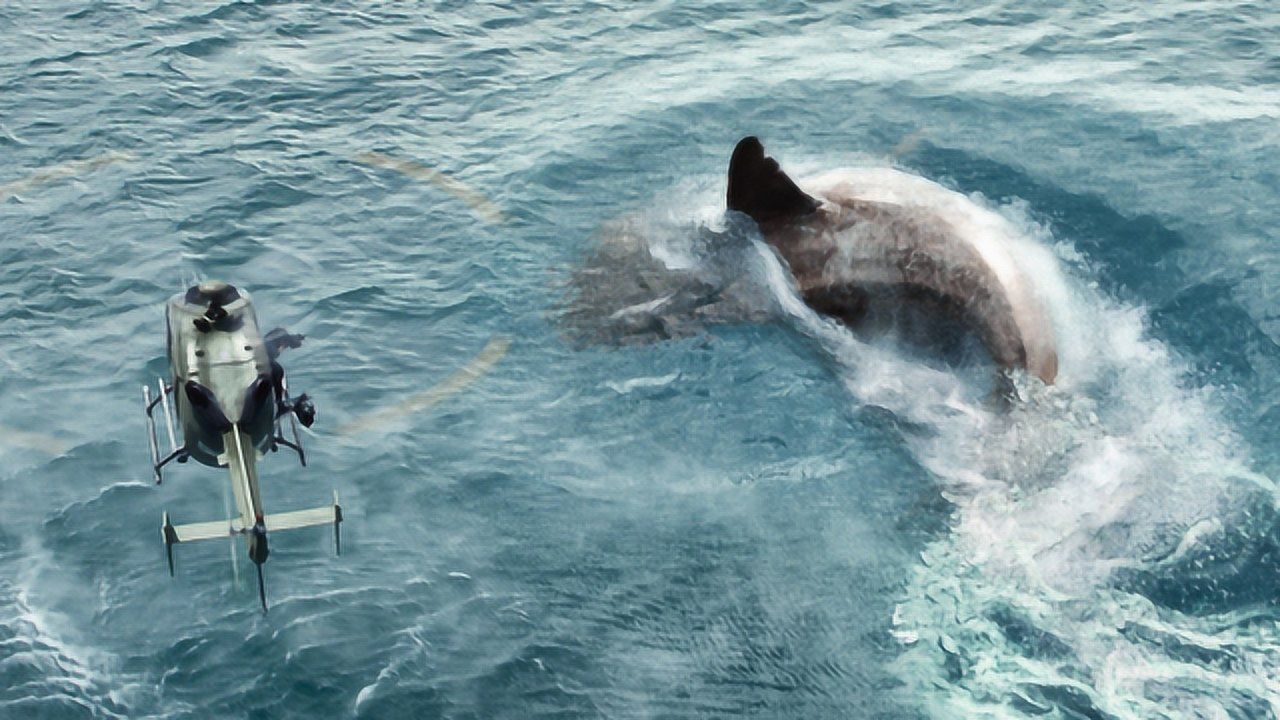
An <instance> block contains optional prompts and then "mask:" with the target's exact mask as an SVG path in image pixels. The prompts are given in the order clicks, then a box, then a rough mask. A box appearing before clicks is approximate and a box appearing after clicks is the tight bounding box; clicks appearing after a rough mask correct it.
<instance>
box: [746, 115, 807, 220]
mask: <svg viewBox="0 0 1280 720" xmlns="http://www.w3.org/2000/svg"><path fill="white" fill-rule="evenodd" d="M726 200H727V205H728V207H729V209H730V210H737V211H738V212H743V213H746V214H748V215H750V216H751V219H752V220H755V221H756V222H757V223H760V224H762V225H763V224H765V223H776V222H787V221H790V220H795V219H799V218H802V217H804V216H806V215H808V214H810V213H812V212H813V211H815V210H817V209H818V206H819V205H820V203H819V202H818V201H817V200H814V199H813V198H812V197H810V196H808V195H806V194H805V193H804V191H802V190H801V189H800V188H799V187H797V186H796V184H795V182H793V181H792V180H791V178H789V177H787V174H786V173H784V172H782V169H781V168H779V167H778V161H776V160H774V159H773V158H771V157H768V156H767V155H765V154H764V146H763V145H761V144H760V140H759V139H757V138H756V137H755V136H748V137H744V138H742V139H741V140H739V141H738V146H737V147H735V148H734V149H733V157H732V158H730V160H729V192H728V195H727V198H726Z"/></svg>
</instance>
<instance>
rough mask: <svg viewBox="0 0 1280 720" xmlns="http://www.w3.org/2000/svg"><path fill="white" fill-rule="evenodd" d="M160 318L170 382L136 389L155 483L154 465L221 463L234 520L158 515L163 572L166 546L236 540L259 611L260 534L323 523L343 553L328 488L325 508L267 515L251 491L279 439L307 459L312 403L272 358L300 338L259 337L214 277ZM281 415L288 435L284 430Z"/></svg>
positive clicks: (240, 297) (251, 319) (240, 303)
mask: <svg viewBox="0 0 1280 720" xmlns="http://www.w3.org/2000/svg"><path fill="white" fill-rule="evenodd" d="M165 315H166V319H167V321H168V344H169V348H168V351H169V368H170V372H171V379H170V382H168V383H166V382H165V381H164V380H163V379H159V380H157V385H158V390H157V394H156V396H155V397H152V392H151V388H150V387H149V386H146V385H144V386H143V388H142V398H143V402H144V404H145V407H146V414H147V426H148V430H149V433H150V434H149V438H148V439H149V441H150V446H151V467H152V472H153V473H154V475H155V480H156V484H159V483H160V482H161V480H162V477H161V474H160V470H161V469H162V468H163V467H164V466H165V465H167V464H169V463H170V462H171V461H173V460H177V461H178V462H180V463H184V462H186V461H187V460H189V459H191V458H195V460H196V461H197V462H199V463H201V464H203V465H209V466H211V467H225V468H227V469H228V470H229V472H230V476H231V489H232V492H233V493H234V495H235V503H236V516H235V517H232V518H228V519H226V520H213V521H210V522H198V523H190V524H187V525H174V524H173V523H172V521H171V520H170V518H169V513H168V512H165V514H164V524H163V526H162V527H161V532H162V533H163V536H164V543H165V553H166V555H167V558H168V561H169V574H170V575H171V576H172V575H173V546H174V545H176V544H177V543H182V542H194V541H196V540H212V539H216V538H233V539H234V538H235V537H236V536H241V537H244V538H245V540H246V543H247V545H248V550H249V559H250V560H252V561H253V564H254V566H255V567H256V568H257V571H258V598H259V600H261V601H262V611H263V612H266V610H267V594H266V588H265V586H264V583H263V579H262V564H263V563H264V562H266V560H267V554H268V550H267V533H268V532H274V531H277V530H292V529H294V528H301V527H308V526H312V525H328V524H330V523H332V524H333V539H334V546H335V549H336V550H337V552H338V554H341V552H342V537H341V533H340V530H339V527H340V525H341V523H342V508H341V506H339V505H338V493H337V491H336V490H335V491H334V493H333V503H332V504H331V505H324V506H321V507H317V508H311V509H307V510H294V511H291V512H284V513H275V514H266V513H264V512H263V510H262V495H261V493H260V492H259V489H258V474H257V470H256V467H255V466H256V463H257V460H258V458H259V457H261V456H262V455H264V454H266V452H268V451H273V452H274V451H276V450H278V449H279V448H280V446H284V447H287V448H290V449H292V450H294V451H295V452H297V453H298V459H299V461H301V463H302V465H303V466H306V464H307V457H306V453H305V452H304V451H303V449H302V442H301V438H300V437H299V435H298V422H301V423H302V424H303V425H304V426H306V427H310V426H311V423H312V422H314V421H315V406H314V405H313V404H312V403H311V400H310V399H309V398H308V397H307V396H306V394H305V393H304V394H302V395H299V396H298V397H297V398H290V397H289V393H288V388H287V386H286V384H285V379H284V368H283V367H281V366H280V363H279V362H278V361H277V360H276V358H277V356H278V355H279V354H280V352H281V351H282V350H284V349H285V348H296V347H298V346H300V345H301V344H302V339H303V336H301V335H291V334H289V332H287V331H286V330H284V329H283V328H276V329H275V330H272V331H271V332H269V333H267V335H266V337H263V336H262V335H261V334H260V333H259V331H258V319H257V316H256V314H255V313H254V309H253V303H252V301H251V299H250V298H249V295H248V294H247V293H245V292H242V291H240V290H238V289H236V288H235V287H234V286H232V285H229V284H227V283H225V282H219V281H207V282H202V283H200V284H198V285H195V286H193V287H191V288H189V289H188V290H187V291H186V292H185V293H179V294H177V295H174V296H173V297H172V298H170V299H169V302H168V303H167V305H166V306H165ZM175 389H176V392H175ZM170 395H172V396H173V403H172V407H173V409H176V414H177V423H178V424H180V425H181V427H182V444H181V445H179V444H178V443H177V437H176V435H177V434H176V430H175V421H174V412H173V409H171V405H170V400H169V396H170ZM157 406H158V407H160V408H161V410H162V411H163V414H164V427H165V431H166V433H167V434H168V440H169V453H168V455H166V456H165V457H163V458H161V457H160V444H159V441H158V439H157V437H156V417H155V414H154V410H155V409H156V407H157ZM286 421H287V422H288V424H289V426H290V428H291V431H292V437H293V439H292V440H287V439H285V437H284V434H283V425H284V424H285V422H286ZM234 557H235V555H234V553H233V555H232V558H233V560H234Z"/></svg>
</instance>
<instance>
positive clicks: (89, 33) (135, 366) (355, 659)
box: [0, 0, 1280, 720]
mask: <svg viewBox="0 0 1280 720" xmlns="http://www.w3.org/2000/svg"><path fill="white" fill-rule="evenodd" d="M1278 39H1280V12H1277V9H1276V8H1275V7H1274V6H1272V5H1271V4H1269V3H1263V2H1240V1H1237V2H1231V1H1224V2H1191V1H1189V0H1188V1H1183V0H1174V1H1171V2H1162V3H1151V4H1140V3H1133V4H1130V3H1097V2H1083V1H1082V0H1073V1H1072V2H1065V3H1044V2H1032V3H1010V2H999V3H987V2H935V1H933V0H918V1H915V2H887V3H866V4H861V3H820V2H815V1H814V0H798V1H796V2H781V3H758V4H753V5H750V6H744V5H742V4H727V3H714V4H692V3H690V4H685V3H671V2H648V3H621V2H612V3H611V2H598V3H581V4H580V3H514V2H507V3H502V2H498V3H475V4H473V3H462V2H448V3H437V4H419V3H352V2H339V3H290V2H221V1H215V2H210V3H158V2H138V1H136V0H120V1H109V0H86V1H84V2H74V3H72V2H57V1H54V0H47V1H44V2H23V1H21V0H19V1H18V2H7V3H4V4H3V5H0V49H2V50H3V51H2V52H0V159H2V161H3V162H0V320H2V322H0V717H2V718H6V719H8V718H13V719H15V720H17V719H27V718H236V717H252V718H319V717H359V718H435V717H441V718H494V717H509V718H551V717H556V718H570V717H573V718H579V717H581V718H594V717H610V718H650V717H652V718H695V717H696V718H711V717H761V718H883V719H889V718H1024V717H1038V718H1063V719H1066V718H1072V719H1075V718H1090V719H1097V718H1126V719H1127V718H1140V719H1149V718H1177V719H1182V718H1275V717H1278V716H1280V626H1278V621H1280V603H1278V598H1280V514H1278V513H1277V503H1276V500H1277V496H1276V486H1275V482H1274V480H1275V478H1277V477H1280V433H1278V432H1277V426H1278V423H1280V346H1278V345H1277V341H1278V340H1280V304H1278V301H1280V245H1278V243H1277V241H1278V240H1280V236H1278V235H1277V229H1276V228H1278V227H1280V202H1277V189H1278V188H1280V175H1278V174H1277V167H1280V150H1277V145H1278V144H1280V129H1278V127H1280V126H1278V123H1280V60H1277V55H1276V51H1275V48H1276V45H1277V40H1278ZM747 134H755V135H759V136H760V137H761V138H762V139H763V140H764V142H765V144H766V146H767V147H768V148H769V150H770V151H771V152H772V153H773V154H774V155H775V156H777V157H779V158H780V159H781V160H782V162H783V164H784V166H786V167H788V168H791V169H792V170H793V171H794V174H795V175H796V176H797V177H800V178H803V177H805V176H806V175H808V174H812V173H816V172H819V171H822V170H825V169H829V168H836V167H843V166H860V167H868V166H870V167H893V168H898V169H901V170H904V171H907V172H910V173H913V174H916V175H920V176H922V177H925V178H928V179H930V180H932V181H934V182H937V183H939V184H941V185H943V186H945V187H947V188H950V189H952V190H954V191H957V192H959V193H961V194H963V195H965V196H967V197H968V198H969V199H970V201H972V202H973V203H974V204H976V205H978V206H980V207H985V208H989V209H992V210H994V211H996V212H998V213H999V214H1000V215H1002V216H1004V218H1006V219H1007V221H1008V222H1009V223H1011V225H1012V226H1013V227H1015V228H1016V229H1017V233H1018V236H1019V245H1018V247H1019V248H1021V249H1020V250H1019V251H1018V252H1019V253H1020V255H1019V257H1020V258H1021V260H1022V261H1023V262H1025V263H1026V264H1027V267H1028V268H1030V272H1031V273H1032V275H1033V277H1035V279H1036V282H1037V290H1038V292H1039V293H1040V295H1041V297H1042V298H1043V299H1044V300H1045V302H1046V303H1047V305H1048V310H1049V314H1050V316H1051V317H1052V318H1053V322H1054V326H1055V331H1056V333H1057V335H1058V338H1059V345H1060V355H1061V373H1060V378H1059V382H1058V383H1057V384H1056V385H1055V386H1054V387H1053V388H1051V389H1045V388H1043V387H1038V386H1036V385H1035V384H1034V383H1022V384H1021V385H1020V387H1019V392H1020V394H1021V396H1022V397H1021V399H1020V400H1019V401H1017V402H1015V403H1013V405H1012V406H1011V407H1008V408H1004V409H1001V408H999V407H995V406H993V405H992V404H991V403H989V402H986V400H985V393H986V392H987V390H986V388H984V387H983V385H984V382H985V377H986V375H985V371H984V370H983V368H982V367H981V364H980V363H975V362H969V363H967V364H966V363H965V362H961V363H959V364H958V365H957V364H951V365H948V364H945V363H944V364H939V363H937V362H935V361H934V359H933V358H930V357H929V356H928V353H927V352H922V351H921V350H920V349H919V348H913V347H905V346H901V345H900V344H895V343H894V342H893V341H892V340H891V338H879V339H871V340H863V339H857V338H853V337H852V336H849V335H848V333H847V332H845V331H844V330H842V329H841V328H839V327H836V326H833V325H831V324H829V323H825V322H824V321H822V320H821V319H820V318H817V317H816V316H814V315H813V314H812V313H807V314H806V312H805V311H804V310H803V308H802V307H800V308H797V306H796V303H795V300H796V298H795V296H794V291H793V290H792V289H791V288H790V287H789V286H788V285H787V283H785V282H779V281H778V278H779V277H780V275H779V271H780V269H781V268H780V266H779V265H778V264H777V263H778V261H777V259H776V258H774V257H773V256H772V255H771V254H769V252H768V251H767V250H766V249H765V246H763V245H762V244H761V243H760V242H759V238H758V237H756V236H753V235H752V234H751V232H750V231H743V230H742V229H741V228H737V229H736V230H735V227H734V226H733V224H732V223H729V224H728V226H726V220H725V218H724V216H723V212H722V209H723V200H722V198H723V193H724V172H725V168H726V165H727V160H728V156H729V153H730V151H731V149H732V147H733V145H734V143H735V142H736V141H737V140H738V138H740V137H741V136H743V135H747ZM619 218H631V219H632V220H631V222H633V223H638V224H639V225H641V226H644V227H648V228H650V229H651V230H652V232H653V233H654V234H655V235H656V236H658V237H659V238H662V239H664V240H663V242H667V241H672V240H673V239H674V240H676V241H680V240H682V239H683V240H684V241H689V239H690V238H693V239H695V240H697V239H698V238H702V239H706V238H708V237H710V238H712V239H715V238H719V239H720V241H717V242H711V243H701V244H700V243H699V242H692V244H690V242H686V243H685V244H686V245H689V246H690V247H693V248H694V251H690V252H688V253H685V256H684V258H683V262H684V263H685V266H684V269H685V270H688V269H689V268H693V270H694V271H696V272H709V273H712V274H716V275H718V276H721V277H723V276H726V275H729V276H732V277H731V279H734V278H736V279H737V280H739V282H738V283H737V284H736V285H735V287H737V288H738V292H739V301H740V303H743V304H744V306H745V307H746V308H747V309H748V310H749V312H743V313H741V314H739V315H737V316H734V317H728V318H719V319H718V321H716V322H693V321H690V322H688V323H684V324H681V325H680V327H678V328H675V329H674V330H673V331H672V332H670V333H666V334H669V335H670V336H671V337H670V338H669V339H666V340H659V341H655V342H635V343H632V342H617V341H616V340H617V338H600V337H591V336H590V333H587V336H586V337H584V334H583V333H582V332H579V331H580V330H581V328H580V327H578V326H577V325H575V322H573V321H572V319H573V318H578V317H580V316H582V315H583V314H584V313H585V314H586V315H590V314H591V312H592V311H593V310H595V311H599V313H600V314H605V312H606V311H612V309H611V308H608V307H592V306H591V304H592V303H593V302H595V300H593V298H607V297H608V296H609V292H606V291H607V290H609V288H608V287H606V288H604V289H603V290H602V289H601V288H598V287H597V288H594V289H593V288H588V291H584V289H583V283H587V284H588V285H589V283H590V281H591V277H592V276H591V275H590V274H589V273H588V274H585V275H584V273H583V272H582V268H584V267H586V266H587V265H588V264H590V263H591V262H597V261H598V259H599V258H598V247H599V244H600V242H601V238H602V237H606V236H607V235H608V233H609V231H608V230H607V228H609V227H611V226H612V225H611V224H612V223H617V222H618V221H619ZM726 228H727V229H726ZM726 238H727V239H726ZM677 244H678V243H677ZM661 247H666V245H662V244H661V243H658V244H655V245H654V246H653V247H652V248H651V249H652V250H654V252H655V253H656V254H655V255H654V257H659V256H660V255H661V253H657V252H656V251H657V250H658V249H660V248H661ZM725 247H728V249H727V250H726V249H725ZM699 248H701V249H699ZM708 248H711V249H708ZM686 249H687V248H686ZM592 258H596V260H595V261H593V260H592ZM606 259H607V258H606ZM659 259H661V257H659ZM667 260H668V261H669V260H670V258H667ZM659 264H661V263H659ZM668 265H670V262H668ZM615 269H616V268H615ZM205 278H219V279H224V280H227V281H230V282H233V283H235V284H237V285H239V286H241V287H243V288H244V289H246V290H248V291H250V292H251V293H252V294H253V296H254V299H255V301H256V304H257V306H258V314H259V318H260V320H261V322H262V324H263V326H264V327H273V326H275V325H286V326H287V327H289V328H290V329H291V330H293V331H295V332H301V333H304V334H305V335H306V342H305V344H304V345H303V347H302V348H300V349H298V350H292V351H289V352H288V353H287V354H286V356H285V357H284V362H285V364H286V366H287V367H288V368H289V371H290V382H291V387H292V388H293V389H294V390H295V391H298V390H305V391H307V392H308V393H310V394H311V396H312V397H314V398H315V401H316V404H317V407H318V410H319V413H318V420H317V422H316V425H315V427H314V428H313V431H312V432H311V433H310V434H308V435H307V436H306V438H305V440H306V443H307V445H308V450H309V461H310V462H309V467H307V468H302V467H299V466H298V464H297V463H296V462H294V461H293V460H292V458H290V457H287V456H285V455H284V454H279V455H272V456H269V457H267V458H265V459H264V460H263V461H262V462H261V465H260V474H261V476H262V478H263V486H264V492H265V495H266V502H267V506H268V508H269V509H276V510H284V509H293V508H300V507H309V506H312V505H317V504H321V503H323V502H325V501H326V500H327V499H328V498H329V496H330V491H331V489H336V490H337V491H338V493H339V495H340V496H341V498H342V502H343V506H344V510H345V514H346V519H347V522H346V523H345V526H344V527H345V534H344V543H343V545H344V547H343V550H344V552H343V554H342V556H341V557H337V558H335V557H333V553H332V547H331V545H332V541H331V539H330V533H329V531H328V530H326V529H324V528H320V529H312V530H299V531H296V532H292V533H289V534H281V535H277V536H275V537H274V538H273V544H272V555H271V560H270V562H269V563H268V564H267V588H268V597H269V601H270V603H271V609H270V612H269V613H267V614H266V615H263V614H262V613H261V611H260V610H259V608H258V606H257V598H256V592H255V589H254V587H253V585H252V581H251V579H250V578H248V577H243V578H241V580H240V582H239V583H238V584H237V583H236V582H235V581H234V580H233V576H232V564H231V561H230V558H229V557H228V552H229V551H228V546H227V545H226V544H225V543H219V542H213V543H208V544H202V545H191V546H185V545H184V546H181V547H179V548H178V552H177V558H176V559H177V575H176V578H174V579H172V580H171V579H170V578H169V577H168V572H167V570H166V567H165V561H164V550H163V545H162V543H161V538H160V533H159V523H160V517H161V513H162V512H163V511H164V510H169V511H170V512H172V513H173V514H174V516H175V517H176V518H180V519H181V520H182V521H195V520H211V519H216V518H218V517H221V514H222V513H223V496H224V486H225V485H226V479H225V475H224V473H222V472H219V471H216V470H214V469H211V468H206V467H201V466H197V465H195V464H194V463H191V464H188V465H185V466H175V467H173V468H171V469H170V470H169V471H168V474H167V478H166V481H165V483H164V484H163V485H161V486H159V487H156V486H154V485H153V484H151V481H150V477H149V471H148V468H147V446H146V435H145V425H144V423H143V414H142V411H141V392H140V388H141V386H142V385H143V384H145V383H150V382H154V379H155V378H156V377H157V376H159V375H163V374H165V372H166V367H165V361H164V357H163V355H164V325H163V322H164V321H163V303H164V301H165V300H166V298H168V297H169V296H170V295H171V294H173V293H175V292H178V291H180V290H182V289H183V288H184V287H185V286H186V285H188V284H189V283H190V282H192V281H193V280H196V279H205ZM596 291H600V292H598V293H596ZM593 293H594V294H593ZM600 302H601V303H603V302H604V300H603V299H601V300H600ZM584 305H585V306H586V307H585V308H584ZM650 339H651V340H652V338H650ZM503 342H506V343H509V345H507V346H506V347H507V348H508V349H507V352H506V353H505V355H502V354H501V353H500V352H498V353H490V354H489V355H488V356H487V357H489V358H490V359H491V360H493V358H494V356H495V355H501V357H497V358H496V360H495V361H493V362H492V363H491V365H484V364H483V363H480V364H479V365H477V362H476V361H475V360H474V358H476V356H477V355H481V356H482V357H486V356H485V355H482V353H484V348H486V347H490V348H491V349H492V348H493V347H499V348H500V347H502V343H503ZM491 343H497V345H496V346H495V345H491ZM481 366H483V367H481ZM468 368H470V369H471V370H470V371H469V370H468ZM477 368H478V369H477ZM459 373H460V374H459ZM451 378H452V379H451ZM433 388H435V389H434V390H433ZM422 393H426V394H425V395H423V394H422ZM369 413H381V414H376V415H373V416H370V415H369ZM369 417H373V418H375V419H376V422H367V423H365V424H364V425H362V426H360V429H359V431H358V432H342V430H341V429H342V428H343V427H344V426H347V425H349V424H351V423H359V422H363V421H362V418H369ZM236 552H239V553H240V554H243V550H237V551H236ZM245 567H247V566H246V565H245V563H244V562H243V559H242V561H241V569H242V570H243V569H245Z"/></svg>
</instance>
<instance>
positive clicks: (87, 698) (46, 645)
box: [0, 541, 176, 718]
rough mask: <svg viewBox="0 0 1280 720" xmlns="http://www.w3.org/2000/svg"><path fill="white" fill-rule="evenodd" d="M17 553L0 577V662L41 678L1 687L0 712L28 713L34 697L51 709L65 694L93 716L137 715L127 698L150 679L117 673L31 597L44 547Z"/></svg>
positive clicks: (45, 560)
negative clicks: (30, 669)
mask: <svg viewBox="0 0 1280 720" xmlns="http://www.w3.org/2000/svg"><path fill="white" fill-rule="evenodd" d="M19 557H21V558H22V561H21V563H20V565H19V567H18V569H17V571H16V572H15V573H14V574H13V577H12V580H9V579H0V637H4V638H5V639H4V641H3V642H0V651H3V653H4V656H3V661H0V662H2V664H3V665H5V666H6V667H5V669H6V671H7V672H8V674H10V675H11V676H13V677H21V676H22V675H23V671H22V670H21V669H19V668H18V667H12V666H13V665H18V666H21V665H31V666H34V667H38V668H39V669H40V670H41V671H42V673H43V677H42V678H41V680H40V681H39V682H38V683H31V684H30V685H13V686H10V687H7V688H3V689H0V716H3V717H8V715H6V712H7V709H6V706H7V705H9V704H10V703H20V704H21V706H22V707H23V708H24V709H25V710H26V711H28V712H29V711H30V710H31V707H32V705H31V704H30V703H31V701H33V700H37V699H39V700H48V701H52V702H51V704H50V705H49V706H48V707H49V708H56V707H63V706H64V705H63V703H60V702H58V701H57V698H59V697H65V698H67V699H68V700H69V701H70V704H73V705H78V706H80V707H85V708H87V709H89V710H90V712H91V714H92V715H93V717H104V718H126V717H139V716H138V715H136V714H133V713H131V712H130V711H129V710H128V709H127V708H128V707H129V704H130V700H131V699H134V697H135V696H137V695H139V694H142V693H146V692H147V691H148V690H149V686H150V683H147V682H144V681H143V679H141V678H123V677H122V676H120V675H119V674H118V673H117V672H116V666H117V664H118V660H117V659H116V658H115V657H114V656H112V655H110V654H108V653H105V652H103V651H101V650H99V649H97V648H94V647H89V646H84V645H81V644H79V643H77V642H76V641H75V640H74V639H72V636H73V635H74V631H73V630H71V629H70V627H69V626H70V625H71V623H70V622H69V621H68V620H67V619H66V618H65V617H63V616H62V615H61V614H59V613H57V612H55V611H52V610H48V609H46V608H44V607H42V605H41V603H40V601H39V600H38V599H37V598H35V597H33V595H32V592H31V588H32V587H34V586H35V585H36V582H37V577H36V576H37V574H38V573H39V572H41V571H42V570H43V569H45V568H47V566H48V564H49V562H50V558H49V556H48V553H47V551H46V550H45V549H44V548H42V547H40V546H39V545H38V544H37V543H36V542H35V541H30V542H27V543H25V545H24V547H23V549H22V553H21V555H20V556H19ZM11 566H12V565H11ZM41 586H44V587H47V583H43V582H42V583H41ZM171 709H176V708H171Z"/></svg>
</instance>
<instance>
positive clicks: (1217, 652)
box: [1120, 621, 1244, 672]
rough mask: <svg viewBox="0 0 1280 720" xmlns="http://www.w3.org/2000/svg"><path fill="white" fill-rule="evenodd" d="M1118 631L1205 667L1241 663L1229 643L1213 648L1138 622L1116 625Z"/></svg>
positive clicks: (1233, 668) (1220, 667)
mask: <svg viewBox="0 0 1280 720" xmlns="http://www.w3.org/2000/svg"><path fill="white" fill-rule="evenodd" d="M1120 634H1121V635H1124V636H1125V637H1127V638H1129V639H1130V640H1132V641H1134V642H1135V643H1139V644H1143V645H1147V646H1148V647H1151V648H1153V649H1156V650H1158V651H1159V652H1160V653H1161V654H1162V655H1163V656H1165V657H1168V658H1171V659H1173V660H1176V661H1178V662H1183V663H1188V664H1191V665H1196V666H1199V667H1203V668H1206V669H1211V670H1217V671H1219V672H1234V671H1237V670H1240V669H1241V667H1242V665H1243V663H1244V660H1243V659H1242V658H1241V657H1240V655H1239V654H1238V651H1239V648H1236V647H1233V646H1229V645H1228V646H1224V647H1217V648H1214V647H1204V646H1201V645H1196V644H1195V643H1192V642H1188V641H1186V640H1182V639H1180V638H1178V637H1177V636H1176V635H1173V634H1172V633H1169V632H1165V631H1163V630H1159V629H1157V628H1154V627H1151V626H1149V625H1145V624H1143V623H1140V622H1132V621H1131V622H1127V623H1125V625H1124V627H1122V628H1120Z"/></svg>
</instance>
